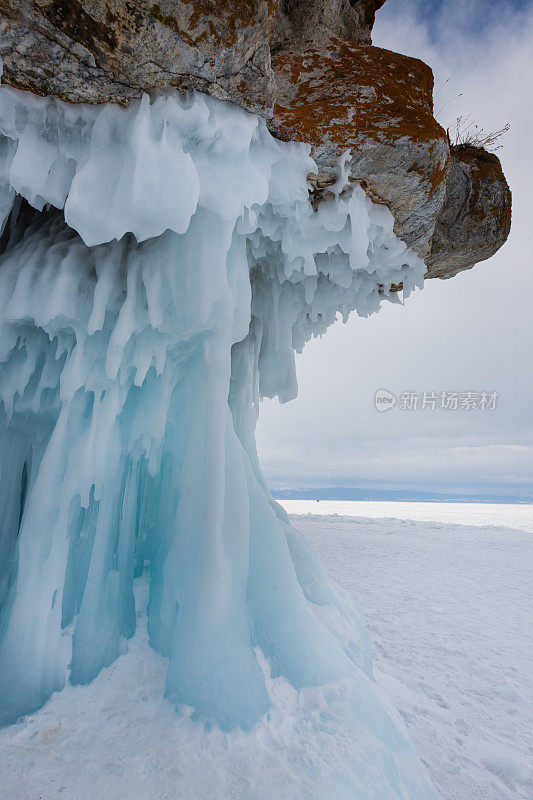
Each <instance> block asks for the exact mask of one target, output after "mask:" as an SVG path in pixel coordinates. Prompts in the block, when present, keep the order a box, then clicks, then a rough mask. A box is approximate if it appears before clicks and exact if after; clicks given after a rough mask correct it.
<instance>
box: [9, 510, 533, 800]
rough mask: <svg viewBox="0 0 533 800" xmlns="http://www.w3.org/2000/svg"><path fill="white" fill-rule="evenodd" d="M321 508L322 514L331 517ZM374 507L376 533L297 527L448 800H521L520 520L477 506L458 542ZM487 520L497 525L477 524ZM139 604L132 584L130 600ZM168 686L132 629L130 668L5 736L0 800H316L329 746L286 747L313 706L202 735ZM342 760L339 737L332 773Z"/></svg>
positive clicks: (525, 675)
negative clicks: (347, 599)
mask: <svg viewBox="0 0 533 800" xmlns="http://www.w3.org/2000/svg"><path fill="white" fill-rule="evenodd" d="M287 505H288V504H287ZM316 505H320V507H321V511H322V510H323V509H324V508H325V506H326V505H327V504H326V503H324V504H322V503H320V504H316ZM351 505H352V504H350V506H351ZM357 505H358V507H359V508H361V507H362V506H363V503H358V504H357ZM367 505H368V506H373V507H374V510H376V507H377V506H378V505H379V506H380V507H381V508H382V514H381V517H379V518H373V517H371V516H370V511H371V510H372V509H370V508H369V509H368V511H369V513H368V515H367V516H359V517H358V518H355V517H350V516H341V515H340V514H339V515H337V516H331V515H330V516H328V515H325V516H322V515H306V516H303V515H295V516H293V517H292V521H293V523H294V524H295V525H296V526H297V527H298V528H300V530H301V531H302V532H303V533H304V534H305V535H306V536H307V537H308V538H309V540H310V541H311V543H312V545H313V547H314V548H315V549H316V550H317V552H318V554H319V556H320V558H321V559H322V561H323V563H324V565H325V566H326V568H327V570H328V572H329V574H330V576H331V577H332V578H333V579H334V580H336V581H337V582H338V583H339V584H341V585H342V586H343V587H344V588H345V589H346V590H347V591H349V592H350V593H352V594H353V595H354V596H355V597H356V598H357V599H358V601H359V603H360V604H361V606H362V608H363V610H364V612H365V613H366V615H367V619H368V623H369V628H370V634H371V639H372V647H373V654H374V665H375V675H376V679H377V682H378V685H381V687H382V688H383V689H384V690H385V691H386V692H387V694H388V695H389V696H390V697H391V698H392V699H393V701H394V703H395V704H396V705H397V706H398V708H399V710H400V712H401V714H402V716H403V717H404V719H405V720H406V722H407V725H408V727H409V730H410V732H411V734H412V736H413V738H414V740H415V743H416V746H417V748H418V751H419V753H420V755H421V757H422V759H423V761H424V763H425V764H426V766H427V768H428V770H429V772H430V775H431V777H432V779H433V781H434V783H435V784H436V787H437V789H438V790H439V792H440V796H441V798H442V800H530V798H531V797H532V796H533V775H532V770H531V766H530V765H531V753H532V747H533V742H532V736H531V731H532V725H531V722H532V694H533V686H532V683H533V681H532V671H531V659H532V655H533V654H532V652H531V637H530V635H529V634H530V629H531V586H532V584H533V580H532V578H533V576H532V574H531V571H532V563H533V537H532V535H531V533H530V532H528V531H527V530H525V529H524V528H525V527H526V525H527V517H526V516H524V517H522V529H519V528H518V527H516V525H517V523H516V518H515V528H510V527H505V526H503V525H501V524H500V525H498V524H494V523H497V522H499V519H498V518H494V517H492V518H491V517H490V511H489V510H488V508H487V507H486V506H484V507H477V511H478V517H475V514H474V511H475V509H472V508H471V509H470V511H471V512H472V514H471V517H470V519H469V524H468V525H466V526H465V525H458V524H450V522H442V521H438V520H439V519H440V518H439V516H438V515H439V514H440V513H441V509H440V508H437V507H436V508H435V509H433V510H432V509H430V508H426V512H427V513H429V514H430V515H431V514H432V513H433V514H434V515H435V516H437V521H434V520H433V521H431V520H430V521H420V520H413V519H408V514H407V513H406V506H410V507H411V508H413V507H416V508H415V509H414V511H416V509H417V508H419V507H420V506H421V505H422V504H420V503H416V504H415V503H413V504H400V503H394V504H388V503H387V504H385V503H380V504H367ZM424 505H427V504H424ZM435 505H436V506H440V504H435ZM384 506H394V508H395V509H397V511H396V514H397V516H399V512H398V509H399V507H400V506H401V507H402V514H403V515H404V517H403V519H401V518H391V517H389V518H386V517H385V514H386V513H388V510H386V509H383V507H384ZM447 507H448V506H447ZM448 508H449V509H450V507H448ZM460 510H461V512H462V513H464V512H465V506H463V505H461V508H460ZM414 511H413V513H414ZM527 511H528V509H527V508H523V507H522V508H520V507H517V508H514V507H513V508H509V509H508V513H509V514H513V513H515V512H516V513H527ZM362 513H363V512H362V511H361V514H362ZM450 513H451V510H450ZM486 515H489V519H492V524H490V525H484V524H483V523H482V522H481V521H480V520H483V519H486V518H487V516H486ZM145 589H146V586H143V583H142V580H141V582H140V583H139V585H138V587H137V591H138V593H140V594H142V593H143V591H145ZM139 599H140V598H139ZM139 607H140V604H139ZM165 672H166V661H165V659H163V658H162V657H161V656H159V655H158V654H157V653H155V652H154V651H152V650H151V649H150V648H149V647H147V645H146V632H145V621H144V620H143V619H142V618H139V626H138V631H137V633H136V634H135V636H134V638H133V640H132V641H131V642H130V643H129V652H128V653H127V654H126V655H124V656H122V657H120V658H119V659H118V660H117V661H116V662H115V663H114V664H112V665H111V667H109V668H107V669H105V670H103V671H102V673H101V674H100V675H99V676H98V677H97V678H96V679H95V680H94V681H93V682H92V683H91V684H90V685H88V686H76V687H74V686H67V687H66V688H65V689H64V691H62V692H60V693H58V694H55V695H54V696H53V697H52V698H51V699H50V701H49V702H48V703H47V704H46V705H45V706H44V708H42V709H41V710H40V711H38V712H37V713H35V714H33V715H30V716H28V717H27V718H25V719H24V720H23V721H22V722H21V723H19V724H17V725H13V726H11V727H9V728H7V729H4V730H2V731H0V764H1V772H0V775H1V778H0V797H1V798H2V800H33V798H42V800H56V799H59V798H61V800H86V798H88V797H94V798H95V799H96V800H100V798H104V797H105V798H106V800H124V799H125V798H127V799H128V800H130V798H135V800H156V798H157V800H182V799H183V798H187V800H189V799H192V798H194V800H222V799H224V800H286V798H287V800H288V798H291V800H292V798H293V797H304V796H305V797H312V798H316V797H321V795H320V780H321V776H320V774H318V773H317V774H311V773H308V774H306V764H309V763H310V762H313V760H314V761H315V763H316V753H313V752H312V749H311V748H312V747H317V746H322V747H324V748H325V749H326V748H327V745H328V740H327V737H326V736H325V737H324V738H323V740H321V741H317V740H316V739H313V738H312V737H306V736H305V735H303V736H302V732H301V730H300V732H299V734H298V736H295V735H294V728H293V726H294V724H295V722H294V721H295V719H296V720H299V722H300V724H301V725H304V724H305V723H304V722H303V720H305V719H312V717H313V715H323V714H324V713H325V712H326V709H327V705H321V704H320V702H317V698H316V696H315V697H314V698H313V696H312V694H311V693H310V694H309V697H300V698H298V697H297V695H296V693H295V692H292V693H291V691H290V690H289V689H288V687H287V684H286V683H283V682H279V683H278V684H277V685H276V686H275V687H274V693H275V694H276V698H277V699H276V703H275V706H274V708H273V710H272V713H271V716H270V718H269V720H268V721H267V722H265V723H264V724H261V725H260V726H259V727H258V728H257V729H256V730H255V732H253V733H252V734H246V735H245V734H240V733H238V732H234V733H232V734H231V735H226V734H221V733H220V732H219V731H217V730H216V729H213V730H211V731H207V732H206V731H203V730H202V728H201V726H199V725H198V724H197V723H193V722H191V721H190V719H189V718H188V717H187V715H181V716H180V715H177V714H176V711H175V709H174V707H173V706H172V705H171V704H170V703H169V702H168V701H166V700H165V699H164V698H163V696H162V695H163V687H164V682H165ZM274 683H276V682H274ZM338 700H339V701H340V702H342V696H341V695H339V698H338ZM327 702H328V704H330V703H331V702H332V698H331V697H328V698H327ZM333 702H335V698H333ZM291 726H292V727H291ZM349 752H350V741H349V735H348V737H347V740H346V743H345V745H344V750H343V751H342V752H339V753H338V757H339V760H342V759H343V758H345V757H346V755H347V754H349ZM304 776H305V777H304ZM345 797H346V798H349V800H351V797H352V795H351V794H349V795H348V794H347V795H346V796H344V795H343V800H345ZM359 797H360V796H359V795H357V798H358V800H359ZM321 800H339V798H334V797H330V796H328V797H326V796H325V795H324V796H323V798H321Z"/></svg>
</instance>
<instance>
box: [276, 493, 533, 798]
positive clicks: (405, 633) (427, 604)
mask: <svg viewBox="0 0 533 800" xmlns="http://www.w3.org/2000/svg"><path fill="white" fill-rule="evenodd" d="M284 505H285V503H284ZM317 505H318V504H317ZM383 505H385V504H383ZM387 505H396V506H398V505H407V504H387ZM412 505H413V506H417V507H418V506H419V505H421V504H415V503H413V504H412ZM424 505H427V504H424ZM320 506H322V503H320ZM519 508H520V507H519ZM478 509H479V513H480V514H483V513H484V508H483V507H481V508H479V507H478ZM438 511H439V510H438V509H437V510H436V511H435V512H434V513H435V514H436V515H438ZM510 512H512V509H511V510H510ZM515 512H516V513H518V511H517V510H516V509H515ZM382 513H383V512H382ZM415 513H416V509H415ZM528 513H529V514H530V513H531V512H530V508H529V507H528V508H525V507H524V508H522V515H523V516H522V521H523V523H524V526H526V525H527V514H528ZM293 522H294V524H295V525H297V527H298V528H299V529H300V530H301V531H303V532H304V533H305V534H306V535H307V536H308V537H309V539H310V540H311V542H312V544H313V546H314V547H315V549H316V551H317V552H318V554H319V556H320V558H321V559H322V561H323V563H324V564H325V566H326V569H327V570H328V572H329V574H330V576H331V577H332V578H333V579H334V580H336V581H337V582H338V583H339V584H341V585H342V586H343V587H344V588H345V589H347V590H348V591H349V592H350V593H351V594H353V595H354V596H355V597H356V598H357V599H358V601H359V603H360V605H361V607H362V609H363V611H364V612H365V614H366V616H367V619H368V623H369V629H370V636H371V639H372V645H373V652H374V665H375V676H376V679H377V681H378V683H380V684H381V685H382V686H383V688H384V689H385V690H386V691H387V693H388V694H389V696H390V697H391V698H392V700H393V701H394V702H395V703H396V705H397V706H398V708H399V709H400V712H401V714H402V716H403V717H404V719H405V720H406V722H407V725H408V727H409V730H410V732H411V735H412V736H413V738H414V741H415V744H416V746H417V748H418V751H419V753H420V755H421V757H422V760H423V761H424V763H425V764H426V766H427V768H428V770H429V773H430V775H431V777H432V779H433V782H434V783H435V785H436V787H437V789H438V790H439V791H440V794H441V797H442V799H443V800H511V798H512V800H518V798H520V800H531V798H533V769H532V758H533V648H532V636H531V632H532V623H533V616H532V610H533V609H532V602H531V601H532V587H533V574H532V572H533V570H532V567H533V536H532V534H531V533H528V532H527V531H525V530H516V529H515V530H512V529H510V528H505V527H481V526H479V524H478V525H477V526H474V525H471V526H468V527H467V526H461V525H452V524H443V523H439V522H419V521H413V520H405V519H403V520H402V519H390V518H389V519H383V518H381V519H379V518H377V519H369V518H353V517H351V518H350V517H340V516H336V517H335V516H329V517H328V516H317V515H304V516H295V517H293Z"/></svg>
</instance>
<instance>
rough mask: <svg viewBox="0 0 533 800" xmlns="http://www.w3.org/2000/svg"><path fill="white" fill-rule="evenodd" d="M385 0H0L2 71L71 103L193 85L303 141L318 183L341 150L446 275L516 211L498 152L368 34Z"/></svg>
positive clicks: (400, 228) (434, 268) (504, 227)
mask: <svg viewBox="0 0 533 800" xmlns="http://www.w3.org/2000/svg"><path fill="white" fill-rule="evenodd" d="M384 2H385V0H279V1H278V0H159V2H158V3H152V2H146V0H128V2H121V1H120V0H0V56H1V57H2V59H3V62H4V76H3V81H4V82H6V83H9V84H11V85H12V86H15V87H17V88H20V89H26V90H29V91H32V92H35V93H37V94H42V95H55V96H57V97H59V98H61V99H63V100H68V101H70V102H75V103H78V102H88V103H100V102H117V103H122V104H127V103H128V102H129V101H130V100H131V99H132V98H134V97H138V96H140V95H141V94H142V93H143V92H145V91H151V90H155V89H165V88H170V87H174V88H177V89H179V90H181V91H187V90H192V89H196V90H199V91H202V92H206V93H208V94H211V95H213V96H215V97H217V98H219V99H221V100H228V101H230V102H233V103H236V104H237V105H239V106H241V107H242V108H245V109H247V110H249V111H253V112H255V113H258V114H261V115H262V116H264V117H265V118H266V119H267V120H268V125H269V127H270V130H271V132H272V133H273V134H274V135H275V136H277V137H279V138H281V139H284V140H298V141H303V142H308V143H309V144H310V145H311V146H312V155H313V157H314V158H315V160H316V163H317V166H318V172H317V174H316V175H311V176H310V181H311V182H312V183H313V184H314V185H313V187H312V189H313V193H314V195H315V197H318V198H319V197H320V196H321V195H324V194H326V193H327V191H328V185H330V184H331V183H332V182H333V181H334V180H335V170H336V164H337V160H338V157H339V156H340V155H342V154H344V153H346V152H347V151H348V152H349V156H350V162H349V163H350V180H351V181H354V182H355V181H356V182H359V183H360V184H361V185H362V186H363V188H364V189H365V190H366V191H367V192H368V194H369V195H370V196H371V198H372V200H374V201H375V202H378V203H384V204H386V205H387V206H388V207H389V208H390V210H391V212H392V214H393V216H394V219H395V230H396V233H397V234H398V235H399V236H400V237H401V238H402V239H404V241H405V242H406V243H407V244H408V245H409V246H410V247H412V248H413V249H414V250H415V251H416V252H417V253H418V254H419V255H420V256H421V257H422V258H423V259H424V260H425V262H426V264H427V266H428V273H427V277H429V278H450V277H452V276H453V275H455V274H456V273H457V272H460V271H462V270H464V269H469V268H470V267H472V266H473V265H474V264H476V263H477V262H479V261H482V260H484V259H487V258H489V257H490V256H492V255H493V254H494V253H495V252H496V251H497V250H498V249H499V248H500V247H501V245H502V244H503V243H504V242H505V240H506V238H507V236H508V234H509V229H510V223H511V192H510V190H509V186H508V185H507V182H506V180H505V177H504V175H503V172H502V169H501V165H500V162H499V159H498V158H497V157H496V156H495V155H494V154H492V153H487V152H486V151H485V150H482V149H479V148H475V147H469V146H461V147H451V146H450V144H449V141H448V137H447V135H446V132H445V131H444V130H443V129H442V128H441V127H440V125H439V124H438V123H437V122H436V120H435V118H434V117H433V98H432V95H433V75H432V72H431V69H430V68H429V67H428V66H427V65H426V64H424V63H423V62H422V61H419V60H417V59H413V58H408V57H407V56H403V55H399V54H397V53H393V52H390V51H388V50H384V49H382V48H379V47H373V46H372V44H371V31H372V26H373V23H374V16H375V13H376V10H377V9H379V8H380V6H382V5H383V3H384Z"/></svg>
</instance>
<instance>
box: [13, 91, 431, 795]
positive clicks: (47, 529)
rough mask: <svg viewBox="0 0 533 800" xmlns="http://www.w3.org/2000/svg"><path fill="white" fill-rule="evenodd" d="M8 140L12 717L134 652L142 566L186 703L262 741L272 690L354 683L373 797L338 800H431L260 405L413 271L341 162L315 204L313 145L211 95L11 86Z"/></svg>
mask: <svg viewBox="0 0 533 800" xmlns="http://www.w3.org/2000/svg"><path fill="white" fill-rule="evenodd" d="M0 133H1V138H0V197H1V202H0V211H2V212H3V213H4V221H3V234H2V239H1V242H0V250H1V255H0V399H1V403H0V447H1V449H0V469H1V506H0V523H1V529H0V608H1V611H0V613H1V620H0V719H1V721H2V722H3V723H10V722H13V721H14V720H16V719H17V718H18V717H19V716H20V715H22V714H25V713H27V712H30V711H32V710H34V709H36V708H38V707H40V706H41V705H42V704H43V703H44V702H45V701H46V700H47V698H48V697H49V696H50V695H51V693H52V692H54V691H57V690H59V689H61V688H62V687H63V686H64V684H65V682H66V681H70V682H71V683H88V682H90V681H91V680H92V679H93V678H95V676H96V675H97V674H98V673H99V672H100V670H101V669H102V668H103V667H104V666H106V665H109V664H110V663H111V662H112V661H113V660H114V659H116V658H117V657H118V655H119V654H121V653H123V652H124V651H125V649H126V648H127V644H126V643H127V639H128V638H130V637H131V636H132V635H133V633H134V631H135V624H136V608H135V600H134V593H133V584H134V579H135V578H137V577H139V576H140V575H141V573H142V572H143V571H145V570H147V571H148V572H149V576H150V578H149V580H150V592H149V601H148V626H149V637H150V644H151V645H152V647H154V648H155V649H156V650H157V651H159V652H160V653H161V654H163V655H165V656H167V657H168V659H169V661H168V675H167V694H168V695H169V696H170V697H171V698H172V699H173V700H174V701H175V702H176V704H177V705H178V706H181V705H188V706H191V707H192V708H193V709H194V714H195V718H197V719H201V720H206V721H208V722H211V723H216V724H217V725H218V726H219V727H220V728H222V729H224V730H230V729H233V728H235V727H240V728H243V729H245V730H247V729H250V728H252V727H253V726H254V725H256V724H257V723H258V722H259V721H260V720H261V719H262V718H264V715H265V714H266V713H267V712H268V710H269V708H270V706H271V694H270V690H269V688H268V685H269V681H270V680H276V679H283V680H286V681H288V682H289V683H290V684H292V686H293V687H295V688H296V689H298V690H299V689H302V688H303V687H313V686H326V685H328V684H331V683H335V681H348V684H349V686H350V687H351V688H350V690H349V692H348V693H347V696H346V697H347V699H346V709H347V711H346V713H349V714H351V715H352V717H353V719H354V720H355V719H356V720H357V726H356V728H357V730H358V731H359V732H360V735H361V742H360V748H361V771H360V779H359V783H360V785H359V786H358V787H357V788H354V787H353V786H352V784H350V787H351V788H350V787H348V789H346V791H345V792H344V790H343V793H342V794H341V793H340V791H339V793H338V794H337V795H336V796H337V797H341V796H342V797H367V796H368V797H370V796H372V797H380V798H389V797H390V798H400V797H401V798H409V800H422V798H428V797H431V796H433V795H432V790H431V787H430V786H429V784H428V783H427V779H426V778H425V777H424V774H423V771H422V768H421V767H420V765H419V764H418V761H417V758H416V755H415V754H414V752H413V749H412V746H411V744H410V742H409V738H408V735H407V733H406V731H405V729H404V728H403V726H402V724H401V722H400V721H399V719H398V718H397V717H396V716H395V715H394V714H393V713H392V712H390V711H389V710H388V709H387V705H386V701H384V700H383V698H382V697H381V696H380V695H379V693H378V691H377V689H376V688H375V686H374V684H373V682H372V680H371V677H372V674H371V662H370V649H369V643H368V637H367V634H366V630H365V625H364V621H363V620H362V618H361V614H360V613H359V611H358V610H357V609H356V608H355V607H354V605H353V604H352V602H351V600H349V599H348V598H346V597H344V596H343V595H341V594H340V593H339V592H338V590H337V589H336V588H335V587H333V586H332V585H331V584H330V583H329V581H328V579H327V577H326V575H325V573H324V571H323V569H322V567H321V566H320V564H319V562H318V561H317V559H316V557H315V556H314V554H313V552H312V550H311V549H310V547H309V546H308V544H307V543H306V541H305V540H304V538H303V537H301V536H300V535H299V534H298V532H297V531H295V530H294V528H292V527H291V526H290V525H289V522H288V519H287V517H286V515H285V514H284V512H283V510H282V509H281V508H280V507H279V506H278V505H277V504H276V503H275V502H274V501H273V500H272V499H271V497H270V495H269V493H268V491H267V489H266V486H265V483H264V480H263V478H262V476H261V472H260V469H259V466H258V461H257V455H256V450H255V441H254V427H255V422H256V417H257V410H258V404H259V398H260V397H261V396H275V395H277V396H279V397H280V399H282V400H289V399H291V398H292V397H294V396H295V394H296V390H297V386H296V374H295V362H294V353H295V351H300V350H301V349H302V347H303V346H304V344H305V342H306V341H307V340H309V338H311V337H312V336H317V335H320V334H322V333H324V331H325V330H326V329H327V327H328V326H329V325H331V324H332V323H333V322H334V321H335V319H336V318H337V316H338V315H341V316H342V317H344V318H346V317H347V316H348V315H349V314H350V312H352V311H353V310H355V311H357V313H359V314H362V315H367V314H369V313H371V312H374V311H377V310H378V308H379V305H380V303H381V301H382V300H383V299H395V298H396V295H395V294H391V292H390V286H391V285H392V284H399V283H401V284H403V291H404V295H407V294H409V292H410V291H411V290H412V289H413V288H414V287H415V286H417V285H420V284H421V282H422V276H423V272H424V269H425V268H424V265H423V263H422V262H421V261H420V260H418V259H417V258H416V257H415V256H414V255H413V254H412V253H411V252H410V251H408V250H407V249H406V247H405V245H404V244H403V243H402V242H401V241H400V240H399V239H397V238H396V237H395V235H394V233H393V219H392V217H391V215H390V213H389V211H388V210H387V209H386V208H385V207H383V206H377V205H373V204H372V203H371V202H370V200H369V199H368V198H367V197H366V195H365V194H364V192H363V191H362V189H361V188H360V187H359V186H357V185H355V186H351V187H346V186H345V185H344V180H343V170H342V164H341V165H340V167H339V180H338V182H337V184H336V185H335V187H333V191H332V192H331V193H330V194H329V196H328V197H326V198H325V199H324V200H323V201H322V202H321V203H319V204H318V206H317V207H316V208H314V207H313V205H312V204H311V202H310V200H309V190H308V189H309V187H308V184H307V180H306V176H307V174H308V173H309V172H311V171H314V170H315V165H314V163H313V161H312V160H311V159H310V157H309V148H307V147H306V146H304V145H296V144H286V143H281V142H278V141H276V140H275V139H273V138H272V137H271V136H270V135H269V133H268V131H267V129H266V126H265V124H264V123H263V122H262V121H261V120H259V119H258V118H256V117H254V116H252V115H249V114H246V113H244V112H243V111H240V110H238V109H236V108H234V107H232V106H230V105H228V104H224V103H221V102H219V101H215V100H213V99H210V98H207V97H204V96H202V95H199V94H193V95H190V96H187V97H184V96H179V95H178V94H175V93H170V94H166V95H160V96H155V97H153V98H152V99H149V98H148V97H147V96H144V97H143V98H142V100H141V101H138V102H136V103H132V105H131V106H130V107H129V108H128V109H124V108H120V107H116V106H110V105H109V106H83V105H79V106H69V105H67V104H64V103H61V102H59V101H55V100H52V99H43V98H38V97H34V96H31V95H29V94H25V93H21V92H17V91H16V90H13V89H10V88H9V87H2V88H0ZM262 664H263V665H264V664H267V665H268V670H269V680H268V681H267V680H265V673H264V668H263V667H262ZM335 713H336V714H337V715H338V712H335ZM334 717H335V714H334V713H333V711H332V712H331V719H330V718H328V715H327V714H325V715H324V714H321V715H319V716H318V717H317V718H319V719H322V720H323V724H324V726H326V727H328V726H331V725H333V724H336V725H337V726H339V725H342V720H341V721H339V720H338V719H337V722H335V723H334V722H333V720H334ZM335 719H336V718H335ZM321 724H322V723H321ZM351 729H353V725H351ZM335 780H336V778H335V777H334V776H332V778H331V786H334V785H337V784H336V783H335ZM339 785H340V784H339ZM370 786H372V787H373V788H372V792H374V793H373V794H370V793H369V791H370V790H369V791H368V792H367V791H366V789H367V787H370ZM345 788H346V787H345ZM365 792H366V793H365ZM329 796H330V797H334V796H335V795H329Z"/></svg>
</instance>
